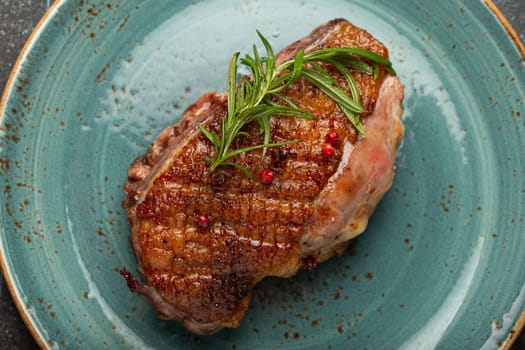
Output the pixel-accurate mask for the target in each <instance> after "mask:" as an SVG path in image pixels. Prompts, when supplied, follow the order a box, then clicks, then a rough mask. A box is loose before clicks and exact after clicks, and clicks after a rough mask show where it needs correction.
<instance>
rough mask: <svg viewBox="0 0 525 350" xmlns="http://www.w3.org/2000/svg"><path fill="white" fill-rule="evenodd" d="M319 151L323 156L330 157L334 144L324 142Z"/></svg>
mask: <svg viewBox="0 0 525 350" xmlns="http://www.w3.org/2000/svg"><path fill="white" fill-rule="evenodd" d="M321 153H322V154H323V156H325V157H331V156H333V155H334V153H335V148H334V146H332V144H331V143H328V142H326V143H325V144H324V145H323V148H322V150H321Z"/></svg>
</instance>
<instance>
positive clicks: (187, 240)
mask: <svg viewBox="0 0 525 350" xmlns="http://www.w3.org/2000/svg"><path fill="white" fill-rule="evenodd" d="M346 46H354V47H361V48H364V49H368V50H371V51H374V52H376V53H378V54H380V55H382V56H384V57H388V51H387V49H386V48H385V46H384V45H383V44H381V43H380V42H379V41H378V40H376V39H375V38H374V37H372V36H371V35H370V34H369V33H367V32H366V31H364V30H363V29H360V28H358V27H355V26H354V25H352V24H350V23H349V22H347V21H346V20H343V19H337V20H333V21H330V22H328V23H326V24H324V25H321V26H320V27H318V28H316V29H314V31H313V32H312V33H311V34H310V35H308V36H306V37H305V38H303V39H301V40H298V41H297V42H295V43H293V44H292V45H290V46H288V47H287V48H285V49H284V50H283V51H282V52H281V53H280V54H279V56H278V60H279V61H280V62H282V61H286V60H289V59H292V58H294V57H295V54H296V52H297V51H298V50H299V49H301V48H302V49H304V50H305V52H310V51H313V50H318V49H320V48H327V47H346ZM331 74H332V75H333V76H334V77H335V78H336V79H338V80H340V81H341V83H342V84H344V79H343V77H341V76H340V75H339V74H338V73H336V72H335V70H332V71H331ZM354 78H355V80H356V83H357V86H358V88H359V90H360V92H361V103H362V105H363V106H364V108H365V112H364V113H363V114H362V115H361V118H362V120H363V123H364V126H365V129H366V136H364V137H363V136H362V135H359V134H358V133H357V131H356V130H355V128H354V127H352V126H351V124H350V123H349V121H348V119H347V118H346V117H345V115H344V114H343V113H342V112H341V111H340V109H339V107H338V106H337V104H336V103H335V102H334V101H333V100H332V99H330V98H329V97H328V96H326V95H325V94H324V93H322V92H321V91H320V90H318V89H317V88H316V87H314V86H313V85H312V84H310V83H309V82H307V81H306V80H304V79H302V78H300V79H299V80H298V81H296V82H295V83H294V84H292V85H291V86H290V87H288V88H287V89H286V90H285V95H286V96H287V97H288V98H289V99H291V100H293V101H294V102H295V103H296V104H297V105H298V106H299V107H300V108H302V109H304V110H307V111H309V112H311V113H312V114H314V115H315V116H316V118H315V119H314V120H309V119H301V118H289V117H288V118H285V117H279V116H274V117H272V118H271V134H272V138H273V139H272V142H280V141H285V140H293V139H301V142H299V143H296V144H291V145H286V146H281V147H276V148H270V149H268V151H267V153H266V155H265V156H264V158H261V157H262V152H261V151H260V150H256V151H250V152H246V153H243V154H241V155H240V156H238V158H237V159H236V161H237V162H239V163H240V164H242V165H243V166H245V167H246V168H247V169H248V170H249V171H250V172H251V173H253V174H259V173H260V172H261V171H263V170H264V169H271V170H272V172H273V174H274V179H273V181H272V182H271V184H266V183H264V182H265V181H260V180H259V178H258V177H255V178H253V179H251V178H249V177H247V176H246V175H245V174H244V173H243V172H242V171H240V170H239V169H237V168H234V167H231V166H221V167H219V168H218V169H216V170H215V171H214V172H212V173H210V171H209V165H208V163H206V162H205V159H206V158H209V157H210V155H211V154H212V153H213V145H212V144H211V143H210V142H209V141H208V139H206V137H205V136H204V135H203V134H202V133H201V132H200V131H199V129H198V125H199V124H202V125H203V126H205V127H206V128H208V129H210V130H215V131H216V132H218V131H219V130H220V127H221V120H222V118H223V117H224V115H225V113H226V112H227V97H226V94H224V93H222V94H221V93H214V92H212V93H208V94H206V95H204V96H202V97H201V98H200V99H199V100H198V101H196V102H195V103H194V104H193V105H191V106H190V107H189V108H188V109H187V110H186V111H185V113H184V114H183V116H182V117H181V119H180V121H179V122H178V124H176V125H173V126H170V127H168V128H166V129H165V130H164V131H163V132H162V133H161V134H160V135H159V136H158V138H157V139H156V140H155V141H154V142H153V144H152V146H151V147H150V149H149V150H148V151H147V152H146V153H145V154H144V155H142V156H140V157H139V158H137V159H136V160H135V161H134V162H133V163H132V164H131V166H130V168H129V173H128V176H129V180H128V182H127V183H126V185H125V191H126V198H125V200H124V202H123V205H124V207H125V209H126V211H127V214H128V217H129V221H130V223H131V228H132V236H131V241H132V245H133V247H134V249H135V253H136V256H137V259H138V263H139V271H140V273H141V274H142V276H143V278H144V279H145V283H144V284H141V283H139V282H138V281H137V280H136V279H135V278H134V277H133V276H132V275H131V274H130V273H128V272H126V271H123V274H124V275H125V277H126V279H127V280H128V285H129V286H130V288H131V289H132V290H134V291H135V292H137V293H139V294H142V295H144V296H145V297H146V298H148V300H149V301H150V302H151V303H152V304H153V305H154V306H155V307H156V309H157V311H158V316H159V317H160V318H162V319H177V320H179V321H181V322H182V323H183V324H184V326H185V327H186V328H187V329H189V330H190V331H192V332H195V333H199V334H210V333H214V332H217V331H218V330H220V329H222V328H224V327H237V326H239V324H240V322H241V321H242V318H243V315H244V313H245V311H246V309H247V308H248V304H249V300H250V294H251V290H252V288H253V287H254V285H255V284H256V283H257V282H259V281H260V280H261V279H262V278H264V277H266V276H281V277H290V276H292V275H294V274H295V273H296V272H297V270H298V269H299V268H300V267H301V266H303V264H305V265H307V266H308V267H313V266H314V265H315V264H316V263H318V262H322V261H324V260H326V259H328V258H330V257H332V256H334V255H339V254H341V253H342V252H343V251H344V249H345V248H346V247H347V245H348V241H349V240H350V239H351V238H353V237H355V236H356V235H358V234H360V233H361V232H363V230H364V229H365V227H366V225H367V223H368V218H369V217H370V215H371V214H372V212H373V211H374V209H375V207H376V205H377V204H378V202H379V200H380V199H381V198H382V196H383V195H384V193H385V192H386V191H387V190H388V189H389V187H390V186H391V184H392V181H393V177H394V168H395V167H394V159H395V155H396V149H397V147H398V146H399V143H400V141H401V138H402V136H403V125H402V123H401V121H400V115H401V112H402V107H401V104H402V99H403V88H402V86H401V84H400V82H399V80H398V79H397V78H396V77H393V76H391V75H389V74H388V73H387V72H386V71H385V70H384V69H381V70H380V74H379V77H378V79H376V80H374V79H373V77H371V76H369V75H366V74H362V73H354ZM246 131H247V132H248V133H249V136H247V137H242V138H239V140H238V141H237V144H236V146H237V147H241V146H246V145H250V144H260V143H261V142H262V140H261V137H262V136H261V135H260V134H259V132H257V131H258V128H257V126H256V125H254V126H253V127H252V126H248V128H247V130H246ZM330 132H335V133H336V134H337V136H338V141H337V142H333V144H334V149H333V150H332V151H331V152H330V154H328V155H327V154H326V152H323V150H322V148H323V145H324V144H325V143H326V141H325V137H326V135H327V134H328V133H330ZM332 153H333V154H332Z"/></svg>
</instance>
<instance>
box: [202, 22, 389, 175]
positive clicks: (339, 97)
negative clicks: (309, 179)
mask: <svg viewBox="0 0 525 350" xmlns="http://www.w3.org/2000/svg"><path fill="white" fill-rule="evenodd" d="M257 34H258V36H259V38H260V39H261V41H262V43H263V45H264V48H265V50H266V57H261V56H260V55H259V52H258V50H257V47H256V46H255V45H253V57H252V56H250V55H248V54H247V55H246V56H245V57H244V58H241V60H240V63H241V64H243V65H245V66H247V67H249V68H250V70H251V73H252V74H251V76H246V75H240V76H239V79H237V75H238V74H237V62H238V60H239V53H235V54H234V55H233V56H232V58H231V60H230V64H229V68H228V91H227V94H228V112H227V114H226V116H225V117H224V118H223V120H222V126H221V130H220V133H219V134H217V133H215V132H214V131H211V130H208V129H206V128H204V127H203V126H202V125H199V129H200V130H201V131H202V133H203V134H204V135H205V136H206V137H207V138H208V139H209V140H210V142H211V143H212V144H213V147H214V158H213V159H211V158H210V159H207V161H208V162H209V163H210V171H214V170H215V169H216V168H217V167H219V166H220V165H231V166H234V167H237V168H239V169H240V170H242V171H243V172H244V173H245V174H246V175H247V176H249V177H252V175H251V173H250V172H249V171H248V169H246V168H245V167H244V166H242V165H241V164H239V163H237V162H235V161H233V160H232V158H234V157H236V156H237V155H239V154H241V153H244V152H248V151H251V150H255V149H262V152H263V158H264V155H265V153H266V150H267V149H268V148H269V147H277V146H283V145H288V144H293V143H297V142H299V141H300V140H298V139H296V140H290V141H284V142H277V143H271V142H270V139H271V135H270V117H271V116H273V115H275V116H284V117H295V118H306V119H314V118H315V117H314V116H313V115H312V114H310V113H309V112H307V111H305V110H302V109H300V108H299V107H298V106H297V105H295V104H294V103H293V101H291V100H290V99H288V98H286V97H285V96H283V95H282V94H281V92H282V91H283V90H284V89H286V88H287V87H288V86H290V85H291V84H293V82H295V81H296V80H297V79H298V78H299V77H300V76H302V77H304V78H305V79H306V80H308V81H309V82H311V83H312V84H313V85H315V86H316V87H317V88H319V89H320V90H321V91H323V92H324V93H325V94H327V95H328V96H329V97H330V98H332V99H334V100H335V101H336V102H337V104H338V105H339V108H340V109H341V110H342V111H343V113H344V114H345V115H346V117H347V118H348V120H349V121H350V123H351V124H352V125H353V126H354V127H355V128H356V129H357V130H358V131H359V132H360V133H361V134H363V135H364V134H365V130H364V127H363V124H362V123H361V118H360V115H361V113H363V112H364V108H363V106H362V105H361V102H360V95H359V90H358V88H357V85H356V83H355V80H354V78H353V76H352V74H351V71H352V70H353V71H359V72H362V73H364V74H369V75H373V76H374V79H377V77H378V74H379V65H381V66H383V67H384V68H385V69H386V70H387V71H388V72H389V73H390V74H392V75H395V74H396V73H395V71H394V69H393V68H392V64H391V62H390V61H389V60H388V59H386V58H384V57H383V56H380V55H378V54H376V53H374V52H372V51H369V50H365V49H361V48H355V47H346V48H329V49H321V50H317V51H314V52H309V53H307V54H305V53H304V51H303V50H300V51H299V52H297V54H296V56H295V58H294V59H293V60H290V61H287V62H284V63H282V64H280V65H278V66H277V65H276V57H275V54H274V51H273V48H272V46H271V45H270V43H269V42H268V40H267V39H266V38H265V37H264V36H263V35H262V34H261V33H260V32H259V31H257ZM319 63H328V64H330V65H332V66H333V67H334V68H335V69H337V71H339V73H341V75H342V76H343V77H344V78H345V80H346V83H347V86H348V90H349V91H350V94H348V93H347V92H346V91H345V90H344V88H343V87H342V86H340V85H339V84H338V83H337V82H336V80H335V79H334V78H333V77H332V76H331V75H330V74H329V73H328V71H327V70H326V69H324V68H322V67H321V66H320V65H319ZM275 101H281V103H282V104H279V103H277V102H275ZM252 122H256V123H257V124H258V126H259V130H260V132H261V134H262V135H263V143H262V144H260V145H253V146H247V147H241V148H237V149H231V145H232V143H233V141H234V140H235V139H236V138H237V137H239V136H247V134H246V132H244V131H243V127H244V126H246V125H248V124H250V123H252Z"/></svg>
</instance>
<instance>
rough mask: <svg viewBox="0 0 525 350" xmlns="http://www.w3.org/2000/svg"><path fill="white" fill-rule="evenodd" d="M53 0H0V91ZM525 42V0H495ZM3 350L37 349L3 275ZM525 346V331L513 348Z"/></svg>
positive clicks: (0, 308) (0, 315)
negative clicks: (26, 42) (29, 37)
mask: <svg viewBox="0 0 525 350" xmlns="http://www.w3.org/2000/svg"><path fill="white" fill-rule="evenodd" d="M50 2H51V1H50V0H0V91H2V90H3V87H4V85H5V83H6V82H7V78H8V75H9V72H10V71H11V68H12V67H13V64H14V63H15V61H16V58H17V56H18V53H19V52H20V50H21V48H22V46H23V45H24V43H25V41H26V39H27V37H28V36H29V35H30V33H31V31H32V29H33V27H34V26H35V25H36V23H37V22H38V20H39V19H40V18H41V16H42V15H43V14H44V12H45V10H46V8H47V7H49V3H50ZM495 3H496V4H497V5H498V6H499V8H500V9H501V10H502V12H503V13H504V14H505V16H506V17H507V19H508V20H509V21H510V22H511V24H512V25H513V26H514V28H515V29H516V30H517V31H518V33H519V34H520V37H521V39H522V41H524V42H525V1H524V0H495ZM0 280H1V283H0V349H4V350H15V349H20V350H26V349H38V346H37V344H36V343H35V341H34V340H33V338H32V336H31V334H30V333H29V331H28V330H27V328H26V327H25V325H24V323H23V322H22V320H21V318H20V316H19V314H18V312H17V310H16V307H15V306H14V304H13V301H12V299H11V296H10V295H9V291H8V290H7V287H6V285H5V282H4V281H3V279H2V278H1V276H0ZM520 349H525V332H524V333H523V334H522V335H521V336H520V338H519V339H518V341H517V343H516V344H515V346H514V348H513V350H520Z"/></svg>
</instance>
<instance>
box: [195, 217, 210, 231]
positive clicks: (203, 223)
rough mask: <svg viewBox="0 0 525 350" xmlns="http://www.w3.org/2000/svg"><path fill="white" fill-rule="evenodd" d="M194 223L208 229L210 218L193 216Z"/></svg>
mask: <svg viewBox="0 0 525 350" xmlns="http://www.w3.org/2000/svg"><path fill="white" fill-rule="evenodd" d="M194 221H195V222H196V223H197V225H199V226H200V227H202V228H206V227H208V225H209V224H210V218H209V217H207V216H205V215H197V216H195V219H194Z"/></svg>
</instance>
